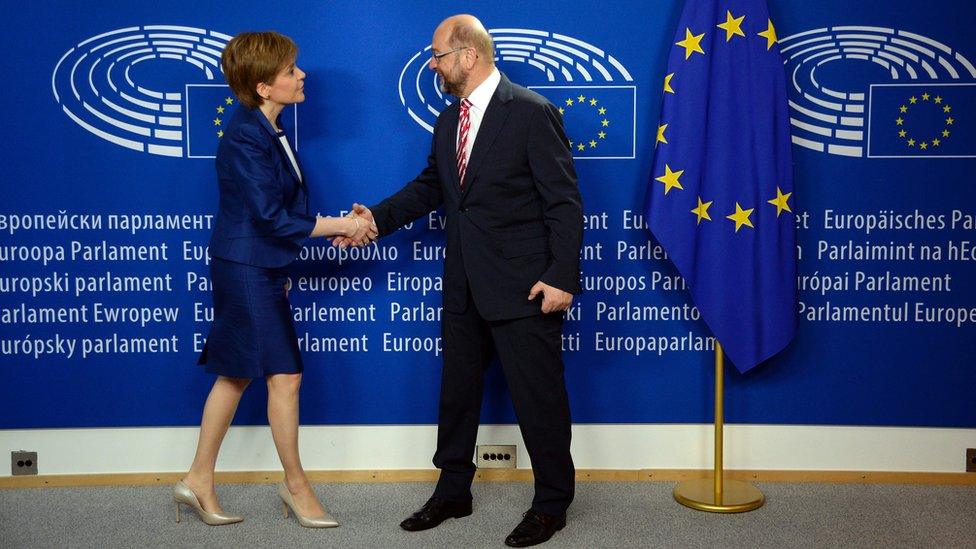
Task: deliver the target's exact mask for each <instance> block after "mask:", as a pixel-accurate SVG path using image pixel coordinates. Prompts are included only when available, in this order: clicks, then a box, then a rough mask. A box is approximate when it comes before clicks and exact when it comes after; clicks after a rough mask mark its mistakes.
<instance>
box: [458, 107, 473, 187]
mask: <svg viewBox="0 0 976 549" xmlns="http://www.w3.org/2000/svg"><path fill="white" fill-rule="evenodd" d="M470 111H471V102H470V101H468V100H467V98H465V99H462V100H461V116H460V118H458V125H459V127H460V131H459V132H458V145H457V168H458V182H459V183H460V185H461V186H462V187H463V186H464V172H465V171H466V170H467V169H468V153H467V147H468V130H470V129H471V116H470V114H471V113H470Z"/></svg>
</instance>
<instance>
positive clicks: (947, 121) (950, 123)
mask: <svg viewBox="0 0 976 549" xmlns="http://www.w3.org/2000/svg"><path fill="white" fill-rule="evenodd" d="M955 121H956V119H955V118H953V117H951V116H950V117H949V118H946V126H951V125H952V123H953V122H955Z"/></svg>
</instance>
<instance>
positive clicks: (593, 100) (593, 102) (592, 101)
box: [590, 98, 596, 107]
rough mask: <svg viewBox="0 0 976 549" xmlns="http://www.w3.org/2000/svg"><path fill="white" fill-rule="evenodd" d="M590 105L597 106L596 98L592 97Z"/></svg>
mask: <svg viewBox="0 0 976 549" xmlns="http://www.w3.org/2000/svg"><path fill="white" fill-rule="evenodd" d="M590 106H591V107H595V106H596V99H592V98H591V99H590Z"/></svg>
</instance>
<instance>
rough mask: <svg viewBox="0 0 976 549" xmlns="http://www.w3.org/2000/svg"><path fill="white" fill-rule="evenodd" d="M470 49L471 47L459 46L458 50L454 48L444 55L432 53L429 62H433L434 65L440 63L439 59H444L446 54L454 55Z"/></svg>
mask: <svg viewBox="0 0 976 549" xmlns="http://www.w3.org/2000/svg"><path fill="white" fill-rule="evenodd" d="M470 47H471V46H461V47H460V48H454V49H453V50H451V51H446V52H444V53H432V54H430V60H431V62H433V63H434V64H435V65H436V64H437V63H439V62H440V60H441V57H444V56H445V55H448V54H451V53H454V52H458V51H461V50H466V49H468V48H470Z"/></svg>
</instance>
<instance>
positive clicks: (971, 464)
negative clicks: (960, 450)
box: [966, 448, 976, 473]
mask: <svg viewBox="0 0 976 549" xmlns="http://www.w3.org/2000/svg"><path fill="white" fill-rule="evenodd" d="M966 472H967V473H976V448H966Z"/></svg>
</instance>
